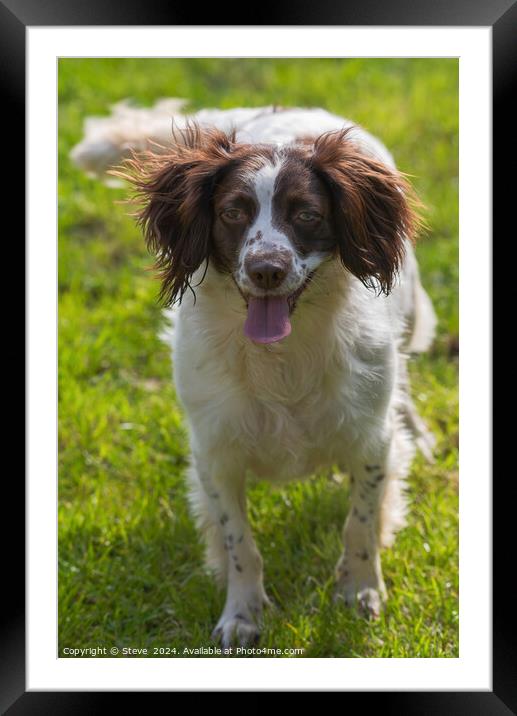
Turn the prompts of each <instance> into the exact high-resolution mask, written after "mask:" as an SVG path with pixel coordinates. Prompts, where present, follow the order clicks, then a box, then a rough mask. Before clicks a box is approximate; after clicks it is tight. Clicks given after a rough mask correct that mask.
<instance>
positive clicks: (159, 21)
mask: <svg viewBox="0 0 517 716" xmlns="http://www.w3.org/2000/svg"><path fill="white" fill-rule="evenodd" d="M231 5H232V3H230V5H228V3H226V4H225V12H224V14H223V15H221V13H220V8H218V7H217V6H216V5H215V4H213V5H212V6H210V5H208V6H204V9H203V16H204V20H205V22H204V23H203V25H204V26H213V25H222V24H224V25H306V26H316V25H349V26H350V25H354V26H359V25H367V26H368V25H369V26H375V25H377V26H379V25H383V26H397V25H403V26H425V25H432V26H484V27H491V28H492V39H493V130H494V131H493V140H494V143H493V209H494V217H495V221H494V225H493V227H494V234H495V232H496V231H497V230H498V227H502V225H503V222H505V220H506V219H507V218H508V219H509V218H510V217H509V216H507V215H508V214H509V212H510V211H513V206H514V202H512V200H511V198H510V191H512V192H513V182H512V183H506V182H505V181H504V179H503V171H502V168H503V166H504V165H506V163H507V158H508V154H509V153H510V154H511V155H512V156H513V152H511V147H510V142H511V139H510V138H511V137H512V136H514V135H515V130H514V129H513V127H512V126H511V123H512V115H511V113H510V111H509V108H510V99H511V95H510V93H511V90H512V79H513V75H514V74H515V71H516V69H517V57H516V55H517V42H516V32H515V29H516V28H517V4H516V3H515V0H448V1H447V2H434V3H429V2H428V0H389V2H381V1H380V0H361V1H359V0H356V2H353V3H352V2H348V3H344V2H343V3H340V4H337V3H331V2H329V1H328V0H323V2H319V3H317V4H311V5H310V6H309V4H308V3H306V2H298V3H296V4H293V6H292V7H289V6H288V4H287V3H277V4H276V5H275V8H274V10H273V9H271V8H270V7H269V5H268V4H266V5H263V6H262V8H260V7H257V6H255V7H254V15H253V20H252V21H251V22H249V21H247V19H246V17H245V16H244V13H243V9H244V8H243V6H241V7H240V8H239V7H233V8H232V7H231ZM199 14H200V13H199V7H193V6H192V5H184V6H179V4H176V3H175V4H172V3H163V4H162V3H160V2H158V1H154V0H146V2H142V0H110V1H109V2H104V3H101V2H100V0H89V1H88V2H81V1H80V0H47V1H46V2H44V3H43V2H41V1H40V0H0V82H1V84H2V89H3V92H2V98H3V101H4V111H3V112H2V115H3V123H4V124H5V125H6V130H4V138H5V139H4V146H3V149H2V156H3V159H4V172H2V173H1V176H2V181H3V183H4V186H3V194H2V196H3V198H4V201H5V200H6V198H8V202H9V214H10V215H11V217H13V216H18V217H21V216H24V215H25V205H24V194H23V189H22V187H23V186H24V185H25V178H24V172H25V161H24V146H25V125H24V119H25V115H24V106H25V37H26V28H27V27H35V26H78V25H79V26H80V25H90V26H92V25H93V26H95V25H142V26H143V25H147V26H151V25H152V26H156V25H174V26H178V25H179V26H186V25H198V24H199V23H197V22H192V20H198V19H199ZM222 18H224V19H225V18H233V19H234V20H235V19H238V20H239V22H232V23H228V22H225V23H222V22H221V19H222ZM5 167H8V171H6V170H5ZM13 211H14V212H16V213H15V214H13ZM14 223H15V225H17V226H18V230H17V233H21V227H22V226H23V224H22V222H21V220H20V219H19V220H18V221H15V222H14ZM505 225H506V224H505ZM508 225H509V226H510V225H511V223H510V222H509V223H508ZM10 231H12V230H10ZM501 233H502V232H501ZM14 238H16V237H14ZM14 238H12V239H11V241H10V242H9V246H10V248H9V249H6V252H7V253H8V254H9V253H10V252H12V253H13V255H14V254H16V252H17V251H21V252H22V253H23V246H24V244H23V241H22V239H21V237H17V241H18V242H19V243H18V244H17V245H16V246H15V245H14V244H15V243H16V242H15V240H14ZM5 244H6V245H7V242H5ZM6 258H7V257H6ZM20 260H21V261H23V260H24V257H23V256H22V257H21V259H17V261H16V265H20ZM9 264H11V259H10V260H9ZM17 293H19V291H18V292H17ZM10 295H11V296H12V295H13V294H12V293H11V294H10ZM15 295H16V294H15ZM16 302H17V303H19V302H20V301H19V299H16ZM6 320H7V321H8V326H7V328H6V329H5V330H7V331H9V333H7V334H6V335H8V336H10V337H12V339H11V338H10V339H9V344H10V345H9V346H8V349H7V350H8V351H12V355H13V360H12V361H11V363H12V364H14V368H13V367H10V368H9V371H10V380H14V375H15V371H16V370H18V371H19V372H20V373H22V370H23V367H22V366H23V362H22V361H15V360H14V346H15V345H18V341H16V340H15V338H14V337H17V335H19V334H21V331H22V329H21V325H22V323H21V322H20V321H18V320H16V319H15V312H14V311H12V313H11V317H10V318H9V317H6ZM20 339H21V342H23V336H21V335H20ZM11 340H12V341H13V342H12V343H11ZM16 366H17V367H16ZM11 376H12V377H11ZM23 378H24V377H23V376H22V375H20V384H21V385H23V384H25V381H24V379H23ZM28 388H30V386H28ZM19 404H22V402H21V401H19ZM16 423H17V421H11V424H12V425H14V424H16ZM13 438H14V435H13ZM14 464H16V463H14ZM7 473H9V479H7V478H6V479H4V491H6V492H7V493H8V494H7V496H6V498H4V499H5V502H4V505H9V508H8V509H6V508H5V507H4V515H5V514H6V513H9V515H10V516H11V517H12V518H13V519H12V520H11V521H10V523H9V528H8V534H7V535H6V536H5V537H4V550H3V559H4V565H5V566H4V569H3V573H4V576H5V577H6V579H5V581H4V588H3V590H2V591H3V597H4V599H5V602H4V604H5V606H4V608H3V610H2V629H1V635H2V636H1V644H0V664H1V667H0V669H1V676H0V679H1V681H0V709H1V712H2V713H9V714H10V716H11V715H12V716H19V715H21V714H36V713H37V714H39V713H43V714H59V713H64V714H65V713H66V714H71V713H73V714H83V713H84V714H93V713H100V712H103V711H107V710H108V709H109V710H112V709H113V708H114V705H115V699H117V707H119V706H120V704H119V702H118V700H119V698H120V697H121V696H123V695H124V692H115V693H114V692H85V693H79V692H59V693H57V692H49V691H45V692H43V691H41V692H26V685H25V610H24V603H25V592H24V584H25V568H24V564H25V532H24V524H25V515H24V513H25V502H24V481H23V477H22V475H21V469H20V468H18V467H17V466H16V467H15V468H8V469H7ZM511 482H512V481H509V480H507V481H505V480H503V479H500V480H497V481H494V488H493V506H494V516H493V525H494V527H493V690H492V691H491V692H486V691H462V692H450V691H449V692H382V693H381V692H367V693H365V692H361V693H357V692H351V693H350V692H348V693H347V694H346V695H345V697H344V698H345V699H346V708H347V709H350V708H353V704H352V703H351V702H350V700H351V699H353V700H355V699H357V698H358V697H359V698H360V699H361V701H360V704H361V709H375V708H378V709H379V712H382V713H384V714H386V713H390V714H391V713H396V714H463V713H465V714H472V715H474V714H483V715H484V716H485V715H491V714H494V716H495V715H498V714H501V715H502V714H509V713H514V714H515V713H517V667H516V666H515V665H516V664H517V650H516V644H515V621H516V618H515V609H514V607H513V597H511V596H510V597H509V596H508V594H507V591H505V589H506V587H507V585H506V584H505V578H506V574H505V570H506V571H507V565H505V564H504V563H503V560H507V559H508V551H509V546H510V545H512V543H513V542H514V539H513V535H512V531H513V524H512V521H511V520H510V521H509V520H505V519H503V518H501V519H499V516H500V515H501V514H502V512H503V505H505V504H507V503H508V501H509V500H511V495H510V490H511V489H512V485H511ZM496 515H497V516H498V518H497V519H496ZM155 695H159V696H162V697H163V696H165V697H166V698H169V699H170V696H171V694H163V693H162V694H154V693H153V696H155ZM201 695H202V694H201ZM172 696H173V697H174V696H175V695H174V694H172ZM259 697H260V698H262V694H260V695H259ZM130 698H131V701H132V705H133V707H135V706H136V707H137V704H138V703H140V704H142V705H144V701H143V698H145V699H148V698H149V694H148V692H146V693H145V695H143V694H141V693H133V692H132V693H131V694H130ZM153 701H154V699H153ZM145 703H146V704H147V703H148V702H147V701H146V702H145ZM255 703H256V704H258V703H259V702H255ZM343 706H345V704H343ZM246 708H249V703H248V706H247V707H246ZM381 709H382V711H381Z"/></svg>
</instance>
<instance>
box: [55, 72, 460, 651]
mask: <svg viewBox="0 0 517 716" xmlns="http://www.w3.org/2000/svg"><path fill="white" fill-rule="evenodd" d="M167 96H176V97H185V98H188V99H189V102H190V104H189V106H190V107H191V108H192V109H198V108H201V107H209V106H219V107H232V106H242V105H262V104H270V103H278V104H282V105H312V106H322V107H326V108H327V109H329V110H330V111H333V112H336V113H339V114H342V115H344V116H349V117H351V118H352V119H354V120H355V121H357V122H359V123H361V124H363V125H364V126H365V127H366V128H367V129H368V130H370V131H371V132H372V133H374V134H376V135H377V136H379V137H381V138H382V140H383V141H384V142H385V143H386V145H387V146H388V147H389V148H390V150H391V151H392V152H393V154H394V156H395V159H396V161H397V163H398V165H399V167H400V169H402V170H403V171H405V172H408V173H410V174H411V175H412V176H413V183H414V185H415V188H416V189H417V192H418V193H419V195H420V197H421V198H422V199H423V201H424V203H425V204H426V205H427V215H426V216H427V221H428V223H429V226H430V230H429V232H428V234H427V235H426V236H425V237H423V238H422V240H421V242H420V244H419V246H418V250H417V255H418V257H419V261H420V265H421V272H422V278H423V282H424V284H425V286H426V288H427V289H428V291H429V293H430V295H431V297H432V299H433V302H434V305H435V307H436V310H437V312H438V315H439V332H438V337H437V340H436V342H435V344H434V347H433V349H432V351H431V353H429V354H428V355H426V356H422V357H420V358H418V360H416V361H413V364H412V368H411V373H412V381H413V392H414V395H415V399H416V402H417V405H418V407H419V409H420V412H421V414H422V415H423V416H424V418H425V419H426V421H427V422H428V424H429V425H430V426H431V428H432V429H433V431H434V432H435V434H436V436H437V439H438V446H437V451H436V457H437V459H436V463H435V464H434V465H427V464H425V463H424V461H423V460H422V459H421V458H420V457H419V458H417V459H416V461H415V462H414V464H413V467H412V470H411V475H410V479H409V494H410V499H411V505H412V508H411V513H410V519H409V524H408V527H407V528H406V529H405V530H404V531H403V532H401V533H400V535H399V537H398V539H397V541H396V543H395V546H394V548H393V549H391V550H388V551H386V552H385V553H384V554H383V566H384V575H385V579H386V583H387V587H388V590H389V602H388V605H387V608H386V611H385V613H384V614H383V615H382V616H381V618H380V620H379V621H378V622H376V623H369V622H367V621H365V620H364V619H362V618H361V617H359V616H358V615H357V614H356V613H355V612H354V611H349V610H346V609H344V608H339V609H336V608H335V606H334V605H333V604H332V599H331V595H332V572H333V568H334V565H335V563H336V561H337V559H338V556H339V553H340V549H341V543H340V532H341V527H342V524H343V521H344V518H345V515H346V512H347V504H348V482H347V480H346V478H345V479H344V480H343V481H340V478H339V477H334V479H329V478H328V476H318V477H315V478H314V479H312V480H310V481H307V482H304V483H293V484H292V485H289V486H287V487H285V488H282V489H280V490H278V489H272V488H270V487H269V486H268V485H267V484H262V483H261V484H257V485H256V486H253V487H252V488H251V489H250V491H249V502H250V519H251V522H252V525H253V529H254V533H255V536H256V539H257V542H258V545H259V548H260V549H261V552H262V554H263V557H264V563H265V581H266V588H267V590H268V591H269V593H270V596H272V598H273V600H274V601H275V603H276V605H277V608H276V609H275V610H274V611H272V612H270V613H268V614H266V616H265V624H264V632H263V639H262V643H261V645H262V646H267V647H273V648H281V649H283V648H290V647H296V648H303V649H304V652H303V656H306V657H456V656H458V495H457V483H458V472H457V471H458V382H457V372H458V359H457V345H458V242H457V236H458V213H457V207H458V64H457V61H456V60H447V59H445V60H444V59H414V60H408V59H388V60H378V59H356V60H354V59H352V60H338V59H336V60H334V59H321V60H320V59H310V60H309V59H302V60H299V59H293V60H219V59H199V60H188V59H186V60H176V59H174V60H169V59H143V60H142V59H63V60H60V62H59V168H60V170H59V295H60V302H59V654H60V656H63V655H64V654H63V651H62V650H63V648H65V647H73V648H88V647H94V646H99V645H104V646H107V647H108V648H109V647H111V646H117V647H119V648H120V649H122V648H123V647H134V648H147V649H149V651H150V654H149V655H151V656H153V653H152V650H153V648H154V647H157V648H160V647H163V648H165V649H167V648H169V649H176V655H181V656H182V655H183V649H184V648H185V647H189V648H195V647H201V646H208V645H209V635H210V631H211V629H212V628H213V626H214V624H215V622H216V621H217V618H218V617H219V614H220V611H221V609H222V606H223V602H224V595H223V594H222V593H221V592H220V591H218V590H217V588H216V587H215V585H214V583H213V582H212V580H211V578H210V577H209V576H207V575H206V573H205V572H204V570H203V566H202V546H201V544H200V542H199V539H198V535H197V533H196V531H195V529H194V525H193V522H192V520H191V518H190V516H189V514H188V509H187V502H186V489H185V482H184V479H183V475H184V470H185V466H186V459H187V455H188V438H187V435H186V432H185V428H184V423H183V420H182V416H181V413H180V410H179V409H178V407H177V403H176V399H175V394H174V388H173V384H172V381H171V361H170V356H169V353H168V351H167V349H166V347H165V346H164V345H163V344H162V343H161V342H160V340H159V338H158V335H159V332H160V326H161V312H160V309H159V307H158V305H157V303H156V295H157V289H158V285H157V283H156V282H155V281H154V280H152V279H151V277H150V275H149V272H148V270H147V269H148V267H149V266H150V264H151V259H150V257H149V256H148V255H147V254H146V251H145V248H144V246H143V241H142V239H141V236H140V234H139V232H138V230H137V229H136V227H135V226H134V224H133V222H132V220H131V219H130V218H128V217H127V216H126V215H125V209H124V208H123V207H121V206H120V205H118V204H116V203H114V201H115V200H118V199H121V198H123V197H124V191H123V190H121V189H116V190H114V189H108V188H106V187H105V186H103V185H102V184H100V183H98V182H95V181H92V180H90V179H88V178H86V177H85V176H83V175H82V174H81V173H80V172H79V171H77V170H76V169H75V168H74V167H73V166H72V165H71V164H70V162H69V160H68V152H69V150H70V149H71V147H72V146H73V145H74V143H76V142H77V141H79V139H80V137H81V133H82V122H83V120H84V118H85V117H86V116H87V115H92V114H104V113H106V112H107V108H108V106H109V105H110V104H112V103H114V102H116V101H118V100H121V99H124V98H127V97H130V98H132V99H134V100H135V101H136V102H137V103H139V104H142V105H148V104H151V103H152V102H154V101H155V100H156V99H157V98H159V97H167ZM162 655H165V656H168V655H169V654H167V653H165V654H162ZM158 656H160V654H158Z"/></svg>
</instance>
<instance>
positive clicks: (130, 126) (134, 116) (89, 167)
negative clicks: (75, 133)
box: [70, 98, 186, 184]
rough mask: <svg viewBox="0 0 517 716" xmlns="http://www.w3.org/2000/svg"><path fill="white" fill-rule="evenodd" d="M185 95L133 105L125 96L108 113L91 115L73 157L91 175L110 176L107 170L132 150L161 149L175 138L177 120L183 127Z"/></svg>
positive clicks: (184, 120)
mask: <svg viewBox="0 0 517 716" xmlns="http://www.w3.org/2000/svg"><path fill="white" fill-rule="evenodd" d="M185 105H186V100H183V99H175V98H172V99H162V100H158V101H157V102H156V103H155V104H154V106H153V107H149V108H139V107H133V106H131V104H130V103H129V102H128V101H126V100H124V101H123V102H118V103H117V104H115V105H112V107H111V114H110V115H109V116H108V117H88V118H87V119H86V120H85V122H84V136H83V139H82V140H81V141H80V142H79V144H76V146H75V147H74V148H73V149H72V151H71V152H70V157H71V159H72V161H73V162H74V163H75V164H76V165H77V166H78V167H79V168H80V169H82V170H83V171H85V172H86V173H87V174H89V175H90V176H94V177H100V178H103V179H104V180H107V181H108V183H111V184H114V183H115V181H114V180H110V179H107V174H106V172H107V171H108V169H110V168H111V167H114V166H117V165H118V164H120V163H121V161H122V160H123V159H125V158H126V157H128V156H130V155H131V153H132V152H134V151H136V152H139V151H145V150H147V149H151V148H152V149H153V151H155V152H156V151H159V150H160V147H161V146H166V145H167V144H169V143H170V141H171V138H172V125H173V123H174V124H175V125H177V126H179V127H183V126H184V125H185V123H186V116H185V114H183V112H182V110H183V108H184V106H185Z"/></svg>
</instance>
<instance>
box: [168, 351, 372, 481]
mask: <svg viewBox="0 0 517 716" xmlns="http://www.w3.org/2000/svg"><path fill="white" fill-rule="evenodd" d="M186 370H188V379H186V378H187V376H185V371H186ZM183 377H184V378H185V379H186V380H185V381H184V382H185V383H186V385H188V386H189V389H188V391H185V394H184V395H183V396H182V400H183V402H184V404H185V407H186V408H187V412H188V413H189V416H190V419H191V425H192V427H193V430H194V431H195V432H196V433H197V435H198V437H200V438H201V442H202V443H203V444H204V445H205V446H206V445H208V444H211V445H212V447H213V450H214V451H217V450H220V448H221V445H226V446H228V449H231V450H232V451H235V452H236V453H238V454H239V461H240V462H242V461H243V460H244V462H245V463H246V465H247V466H248V467H249V468H250V469H251V470H252V471H253V472H254V473H255V474H257V476H259V477H267V478H268V479H279V480H282V479H291V478H293V477H300V476H302V475H307V474H311V473H312V472H314V471H315V470H317V469H318V468H320V467H323V466H330V465H332V464H334V463H335V462H339V461H340V460H341V458H342V449H343V446H344V442H343V432H344V431H345V432H346V431H347V429H348V428H347V426H353V424H354V422H356V421H355V417H356V416H355V415H354V411H355V410H356V407H355V406H356V405H357V397H358V396H357V388H358V386H357V385H356V384H355V380H354V379H353V374H352V372H351V371H350V370H349V369H347V366H346V362H345V361H344V360H343V358H342V356H334V357H333V358H331V359H329V356H328V354H327V353H326V351H325V350H324V349H323V347H321V346H320V347H314V349H313V350H312V351H309V352H307V351H305V352H304V353H303V354H299V355H297V353H296V352H294V353H293V352H289V351H285V350H282V349H277V348H273V349H264V348H262V347H260V348H258V347H257V348H256V349H255V348H251V349H249V348H248V347H245V348H244V349H241V350H233V351H229V352H228V353H227V354H225V352H224V351H223V352H220V353H219V355H218V358H217V360H214V359H213V356H212V357H211V358H210V359H207V360H206V361H204V360H197V362H191V363H190V364H189V366H188V367H187V366H185V365H184V366H182V382H183Z"/></svg>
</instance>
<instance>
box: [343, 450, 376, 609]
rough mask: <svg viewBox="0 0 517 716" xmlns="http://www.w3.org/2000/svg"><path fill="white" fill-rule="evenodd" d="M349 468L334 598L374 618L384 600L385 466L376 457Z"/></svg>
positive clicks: (355, 463)
mask: <svg viewBox="0 0 517 716" xmlns="http://www.w3.org/2000/svg"><path fill="white" fill-rule="evenodd" d="M350 468H351V469H350V480H351V504H350V511H349V514H348V517H347V519H346V522H345V526H344V529H343V542H344V547H345V548H344V551H343V554H342V556H341V558H340V560H339V562H338V564H337V567H336V581H337V588H336V598H337V599H343V600H344V601H345V603H346V604H347V605H348V606H352V605H354V604H356V603H357V604H358V606H359V608H360V609H361V610H362V611H363V612H364V613H365V614H366V615H367V616H368V617H371V618H376V617H378V616H379V614H380V610H381V607H382V603H383V602H384V601H385V600H386V588H385V586H384V581H383V578H382V570H381V560H380V554H379V549H380V544H379V530H380V519H381V507H382V500H383V496H384V491H385V485H386V479H387V465H386V460H385V458H384V457H383V456H382V457H381V456H379V455H377V456H375V457H373V458H371V459H367V460H364V459H363V460H361V461H356V460H354V461H353V463H352V464H351V465H350Z"/></svg>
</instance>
